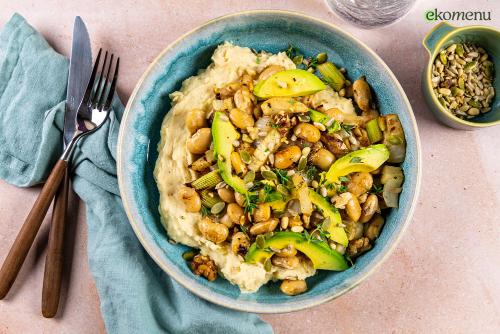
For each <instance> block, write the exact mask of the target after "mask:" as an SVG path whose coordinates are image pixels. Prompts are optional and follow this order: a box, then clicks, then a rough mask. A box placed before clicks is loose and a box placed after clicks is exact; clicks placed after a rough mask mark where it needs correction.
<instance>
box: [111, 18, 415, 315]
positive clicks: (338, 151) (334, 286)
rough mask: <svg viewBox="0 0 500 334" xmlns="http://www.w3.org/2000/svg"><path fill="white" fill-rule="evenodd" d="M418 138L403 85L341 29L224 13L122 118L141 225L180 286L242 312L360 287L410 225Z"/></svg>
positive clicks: (281, 307)
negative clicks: (358, 285) (226, 14)
mask: <svg viewBox="0 0 500 334" xmlns="http://www.w3.org/2000/svg"><path fill="white" fill-rule="evenodd" d="M420 156H421V153H420V142H419V137H418V130H417V126H416V123H415V119H414V116H413V113H412V110H411V106H410V104H409V102H408V99H407V97H406V96H405V94H404V92H403V90H402V88H401V86H400V85H399V83H398V82H397V80H396V78H395V77H394V75H393V74H392V72H391V71H390V70H389V68H388V67H387V66H386V65H385V64H384V63H383V61H382V60H381V59H380V58H379V57H378V56H377V55H376V54H375V53H374V52H373V51H371V50H370V49H369V48H368V47H367V46H365V45H364V44H363V43H361V42H360V41H358V40H356V39H355V38H354V37H352V36H350V35H348V34H347V33H345V32H343V31H342V30H340V29H339V28H336V27H335V26H333V25H331V24H329V23H326V22H323V21H320V20H317V19H314V18H311V17H307V16H304V15H302V14H298V13H293V12H285V11H250V12H242V13H237V14H231V15H228V16H224V17H221V18H218V19H215V20H213V21H210V22H208V23H206V24H204V25H202V26H200V27H198V28H196V29H195V30H193V31H191V32H189V33H187V34H186V35H184V36H182V37H181V38H179V39H178V40H177V41H175V42H174V43H172V44H171V45H170V46H168V47H167V48H166V49H165V50H164V51H163V52H162V53H161V54H160V55H159V56H158V57H157V58H156V59H155V60H154V61H153V63H152V64H151V66H150V67H149V68H148V69H147V71H146V73H145V74H144V75H143V77H142V79H141V80H140V82H139V83H138V84H137V86H136V88H135V90H134V92H133V94H132V96H131V98H130V100H129V102H128V104H127V107H126V111H125V114H124V116H123V119H122V123H121V128H120V136H119V142H118V179H119V185H120V192H121V195H122V199H123V204H124V208H125V210H126V212H127V216H128V218H129V220H130V223H131V225H132V227H133V229H134V231H135V233H136V235H137V237H138V239H139V240H140V242H141V243H142V245H143V246H144V248H145V249H146V251H147V252H148V253H149V254H150V256H151V257H152V258H153V259H154V260H155V261H156V263H157V264H158V265H159V266H160V267H161V268H162V269H163V270H164V271H165V272H167V273H168V274H169V275H170V276H171V277H173V278H174V279H175V280H176V281H177V282H179V283H180V284H182V285H183V286H184V287H186V288H187V289H189V290H191V291H192V292H193V293H195V294H197V295H199V296H200V297H202V298H205V299H207V300H209V301H211V302H214V303H217V304H220V305H223V306H226V307H229V308H233V309H238V310H243V311H249V312H262V313H276V312H289V311H294V310H299V309H304V308H307V307H311V306H314V305H318V304H320V303H323V302H325V301H328V300H331V299H333V298H335V297H337V296H340V295H341V294H343V293H345V292H346V291H348V290H350V289H352V288H353V287H355V286H356V285H357V284H359V283H360V282H361V281H362V280H363V279H365V278H366V277H367V276H368V275H369V274H370V273H372V272H373V270H374V269H375V268H376V267H377V266H379V265H380V264H381V263H382V262H383V260H384V259H386V258H387V257H388V255H389V254H390V252H391V250H392V249H394V247H395V246H396V244H397V242H398V240H399V238H400V237H401V235H402V234H403V232H404V230H405V228H406V226H407V225H408V224H409V222H410V219H411V215H412V212H413V210H414V207H415V203H416V199H417V195H418V191H419V186H420V175H421V161H420V159H421V157H420Z"/></svg>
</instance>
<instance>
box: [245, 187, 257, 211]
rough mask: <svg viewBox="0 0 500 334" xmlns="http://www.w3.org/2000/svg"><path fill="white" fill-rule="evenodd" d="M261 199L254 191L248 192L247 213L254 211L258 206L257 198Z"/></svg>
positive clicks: (246, 197)
mask: <svg viewBox="0 0 500 334" xmlns="http://www.w3.org/2000/svg"><path fill="white" fill-rule="evenodd" d="M258 199H259V196H257V195H255V194H254V193H251V192H247V193H246V194H245V203H244V204H245V214H247V213H250V214H251V213H252V212H253V210H254V209H256V208H257V200H258Z"/></svg>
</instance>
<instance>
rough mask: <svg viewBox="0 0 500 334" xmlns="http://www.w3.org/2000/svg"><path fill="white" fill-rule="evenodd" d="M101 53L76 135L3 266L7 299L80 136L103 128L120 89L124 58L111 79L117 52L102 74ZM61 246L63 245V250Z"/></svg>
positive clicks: (0, 293)
mask: <svg viewBox="0 0 500 334" xmlns="http://www.w3.org/2000/svg"><path fill="white" fill-rule="evenodd" d="M101 54H102V49H100V50H99V53H98V54H97V58H96V60H95V63H94V67H93V69H92V74H91V76H90V79H89V83H88V85H87V89H86V91H85V94H84V96H83V100H82V102H81V104H80V106H79V108H78V112H77V116H76V117H77V122H76V131H75V135H74V137H73V139H72V140H71V142H70V143H69V145H68V146H67V147H66V149H65V150H64V152H63V154H62V155H61V157H60V158H59V161H58V162H57V163H56V164H55V166H54V168H53V169H52V172H51V173H50V175H49V177H48V179H47V181H46V182H45V184H44V186H43V188H42V190H41V192H40V194H39V195H38V198H37V200H36V201H35V204H34V205H33V207H32V209H31V211H30V213H29V214H28V217H27V218H26V220H25V222H24V224H23V226H22V227H21V230H20V231H19V233H18V235H17V237H16V240H15V241H14V244H13V245H12V247H11V249H10V251H9V253H8V254H7V257H6V258H5V260H4V263H3V265H2V268H1V269H0V299H3V298H4V297H5V296H6V295H7V293H8V292H9V290H10V288H11V287H12V284H13V283H14V281H15V279H16V277H17V274H18V273H19V270H20V269H21V266H22V265H23V263H24V260H25V259H26V255H27V254H28V251H29V250H30V248H31V245H32V244H33V241H34V240H35V236H36V234H37V233H38V230H39V229H40V225H41V224H42V221H43V219H44V218H45V215H46V214H47V210H48V208H49V206H50V203H51V202H52V200H53V198H54V196H55V193H56V191H57V189H58V188H59V185H60V183H61V181H62V179H63V177H64V175H65V172H66V169H67V166H68V161H69V159H70V158H71V154H72V153H73V150H74V148H75V145H76V143H77V142H78V141H79V140H80V139H82V138H84V137H85V136H87V135H89V134H91V133H93V132H95V131H96V130H97V129H99V128H100V127H101V126H102V125H103V124H104V123H105V122H106V120H107V119H108V117H109V112H110V110H111V103H112V101H113V96H114V93H115V88H116V81H117V79H118V69H119V66H120V58H119V57H118V58H117V60H116V62H115V66H114V67H115V69H114V74H113V78H112V80H111V81H110V80H109V75H110V73H111V68H112V67H113V58H114V55H113V54H111V57H110V59H109V61H108V52H107V51H106V53H105V55H104V61H103V64H102V66H101V70H100V73H99V75H98V74H97V72H98V70H99V65H100V59H101ZM59 244H60V245H61V247H62V236H60V242H59ZM61 247H59V249H60V248H61ZM49 251H50V250H49ZM49 254H50V252H49ZM53 258H55V257H53ZM47 265H48V266H55V265H57V264H56V263H54V261H49V264H47ZM47 285H49V284H47ZM50 288H51V287H50V286H47V287H45V285H44V290H45V289H50Z"/></svg>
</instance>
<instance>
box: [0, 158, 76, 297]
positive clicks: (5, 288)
mask: <svg viewBox="0 0 500 334" xmlns="http://www.w3.org/2000/svg"><path fill="white" fill-rule="evenodd" d="M67 165H68V163H67V162H66V161H64V160H59V161H58V162H57V164H56V165H55V167H54V169H53V170H52V173H50V176H49V178H48V179H47V182H45V185H44V186H43V188H42V191H41V192H40V194H39V195H38V198H37V200H36V202H35V204H34V205H33V208H31V211H30V213H29V215H28V217H27V218H26V220H25V221H24V224H23V226H22V227H21V230H20V231H19V234H18V235H17V237H16V240H15V241H14V244H13V245H12V247H11V249H10V251H9V254H7V257H6V258H5V260H4V262H3V265H2V269H0V299H3V298H5V296H6V295H7V293H8V292H9V290H10V288H11V286H12V284H14V281H15V280H16V277H17V274H18V273H19V270H20V269H21V266H22V265H23V263H24V260H25V259H26V255H27V254H28V251H29V250H30V248H31V245H32V244H33V240H35V236H36V234H37V233H38V230H39V229H40V225H41V224H42V221H43V219H44V218H45V215H46V214H47V210H48V209H49V206H50V203H51V202H52V199H53V198H54V195H55V193H56V191H57V188H58V187H59V184H60V183H61V180H62V178H63V176H64V173H65V170H66V166H67Z"/></svg>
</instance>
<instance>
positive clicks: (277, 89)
mask: <svg viewBox="0 0 500 334" xmlns="http://www.w3.org/2000/svg"><path fill="white" fill-rule="evenodd" d="M325 88H326V85H325V84H324V83H323V81H321V79H320V78H318V77H317V76H315V75H314V74H312V73H309V72H307V71H305V70H301V69H293V70H286V71H281V72H278V73H275V74H273V75H271V76H270V77H269V78H267V79H265V80H261V81H259V82H258V83H257V85H255V87H254V89H253V93H254V94H255V96H257V97H258V98H261V99H268V98H270V97H278V96H282V97H296V96H305V95H310V94H314V93H316V92H319V91H320V90H323V89H325Z"/></svg>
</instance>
